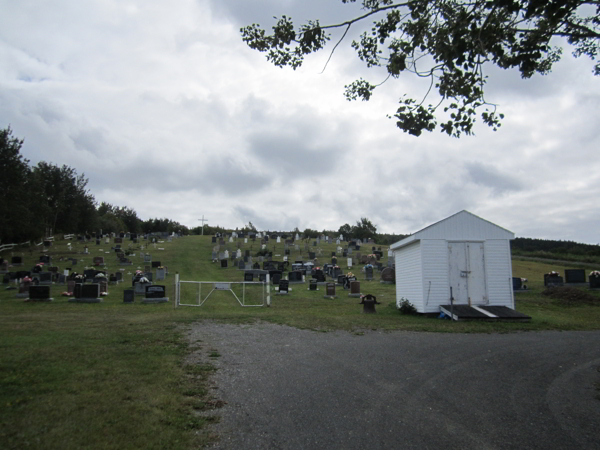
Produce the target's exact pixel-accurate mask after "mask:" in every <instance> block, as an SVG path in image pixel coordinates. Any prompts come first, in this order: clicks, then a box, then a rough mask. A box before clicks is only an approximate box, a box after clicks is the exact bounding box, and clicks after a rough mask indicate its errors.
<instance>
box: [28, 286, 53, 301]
mask: <svg viewBox="0 0 600 450" xmlns="http://www.w3.org/2000/svg"><path fill="white" fill-rule="evenodd" d="M29 299H30V300H49V299H50V286H41V285H38V286H35V285H31V286H29Z"/></svg>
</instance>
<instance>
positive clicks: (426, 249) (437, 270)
mask: <svg viewBox="0 0 600 450" xmlns="http://www.w3.org/2000/svg"><path fill="white" fill-rule="evenodd" d="M421 248H422V251H421V253H422V257H423V262H426V264H422V267H423V297H424V303H423V310H422V311H419V312H423V313H435V312H439V311H440V305H447V304H448V303H449V300H450V288H449V279H448V243H447V241H445V240H442V239H435V240H424V241H421Z"/></svg>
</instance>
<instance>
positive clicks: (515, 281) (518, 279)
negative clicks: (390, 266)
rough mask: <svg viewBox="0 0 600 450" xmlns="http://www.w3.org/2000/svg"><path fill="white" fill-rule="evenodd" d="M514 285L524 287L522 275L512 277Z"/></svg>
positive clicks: (517, 287) (515, 288)
mask: <svg viewBox="0 0 600 450" xmlns="http://www.w3.org/2000/svg"><path fill="white" fill-rule="evenodd" d="M382 274H383V273H382ZM512 285H513V290H515V291H518V290H519V289H522V286H523V282H522V281H521V278H520V277H512Z"/></svg>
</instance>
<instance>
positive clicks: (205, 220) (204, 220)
mask: <svg viewBox="0 0 600 450" xmlns="http://www.w3.org/2000/svg"><path fill="white" fill-rule="evenodd" d="M198 220H199V221H200V222H202V236H204V222H208V219H205V218H204V214H202V219H198Z"/></svg>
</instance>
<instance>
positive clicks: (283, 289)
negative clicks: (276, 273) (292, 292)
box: [278, 238, 290, 295]
mask: <svg viewBox="0 0 600 450" xmlns="http://www.w3.org/2000/svg"><path fill="white" fill-rule="evenodd" d="M278 239H279V238H278ZM289 289H290V284H289V282H288V280H279V294H281V295H285V294H287V293H288V291H289Z"/></svg>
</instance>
